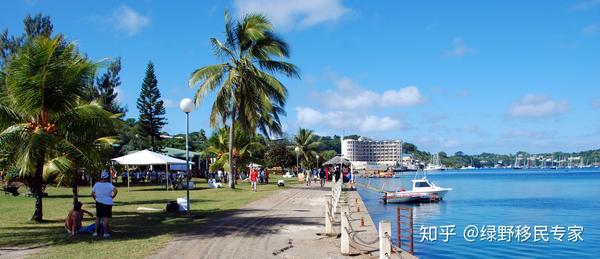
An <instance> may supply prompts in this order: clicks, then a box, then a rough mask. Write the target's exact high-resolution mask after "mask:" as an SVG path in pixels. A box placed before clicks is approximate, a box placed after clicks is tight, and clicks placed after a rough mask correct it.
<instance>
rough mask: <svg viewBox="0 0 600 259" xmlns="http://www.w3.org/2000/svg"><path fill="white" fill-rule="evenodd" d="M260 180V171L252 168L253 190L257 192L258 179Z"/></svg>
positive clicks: (251, 180)
mask: <svg viewBox="0 0 600 259" xmlns="http://www.w3.org/2000/svg"><path fill="white" fill-rule="evenodd" d="M257 180H258V172H257V171H256V169H254V168H252V169H251V170H250V182H251V183H252V191H254V192H256V181H257Z"/></svg>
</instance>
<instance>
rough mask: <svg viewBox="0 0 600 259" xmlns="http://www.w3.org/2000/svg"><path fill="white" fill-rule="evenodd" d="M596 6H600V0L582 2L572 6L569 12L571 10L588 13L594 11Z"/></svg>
mask: <svg viewBox="0 0 600 259" xmlns="http://www.w3.org/2000/svg"><path fill="white" fill-rule="evenodd" d="M596 6H600V0H587V1H582V2H579V3H577V4H575V5H573V6H571V8H569V10H571V11H586V10H589V9H592V8H594V7H596Z"/></svg>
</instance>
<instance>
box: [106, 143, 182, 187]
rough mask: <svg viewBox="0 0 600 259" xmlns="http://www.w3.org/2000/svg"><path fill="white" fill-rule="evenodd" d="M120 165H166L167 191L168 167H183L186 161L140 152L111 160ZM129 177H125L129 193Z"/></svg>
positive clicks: (150, 152)
mask: <svg viewBox="0 0 600 259" xmlns="http://www.w3.org/2000/svg"><path fill="white" fill-rule="evenodd" d="M111 160H112V161H115V162H117V163H119V164H121V165H125V166H129V165H166V171H167V172H166V173H167V179H166V180H167V190H169V165H181V164H183V165H185V164H186V161H185V160H181V159H177V158H173V157H170V156H165V155H163V154H159V153H155V152H152V151H150V150H142V151H138V152H135V153H131V154H128V155H124V156H122V157H117V158H113V159H111ZM129 178H130V177H129V175H127V191H129Z"/></svg>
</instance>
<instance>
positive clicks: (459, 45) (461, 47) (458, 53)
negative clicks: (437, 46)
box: [444, 37, 474, 57]
mask: <svg viewBox="0 0 600 259" xmlns="http://www.w3.org/2000/svg"><path fill="white" fill-rule="evenodd" d="M473 51H474V50H473V48H471V47H469V46H467V44H465V42H464V41H463V39H462V38H461V37H454V39H452V49H450V50H447V51H446V52H444V54H445V55H446V56H448V57H462V56H464V55H467V54H471V53H473Z"/></svg>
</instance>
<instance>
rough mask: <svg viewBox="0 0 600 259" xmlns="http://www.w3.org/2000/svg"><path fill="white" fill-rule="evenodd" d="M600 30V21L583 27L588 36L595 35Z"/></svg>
mask: <svg viewBox="0 0 600 259" xmlns="http://www.w3.org/2000/svg"><path fill="white" fill-rule="evenodd" d="M598 32H600V23H593V24H590V25H588V26H585V27H584V28H583V34H585V35H588V36H594V35H596V34H597V33H598Z"/></svg>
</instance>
